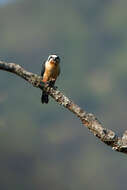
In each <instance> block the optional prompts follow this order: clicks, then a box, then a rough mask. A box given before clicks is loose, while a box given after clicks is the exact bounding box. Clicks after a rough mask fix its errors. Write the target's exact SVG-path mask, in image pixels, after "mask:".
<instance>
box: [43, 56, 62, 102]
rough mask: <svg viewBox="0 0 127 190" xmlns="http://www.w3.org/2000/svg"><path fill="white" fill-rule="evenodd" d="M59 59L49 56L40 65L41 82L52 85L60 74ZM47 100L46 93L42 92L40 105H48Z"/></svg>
mask: <svg viewBox="0 0 127 190" xmlns="http://www.w3.org/2000/svg"><path fill="white" fill-rule="evenodd" d="M59 63H60V58H59V56H57V55H50V56H49V57H48V59H47V61H45V62H44V63H43V64H42V71H41V76H42V77H43V79H42V81H43V82H45V83H49V85H50V84H52V85H54V84H55V81H56V79H57V77H58V76H59V74H60V64H59ZM48 101H49V98H48V94H47V92H45V91H44V90H43V92H42V96H41V102H42V104H44V103H46V104H47V103H48Z"/></svg>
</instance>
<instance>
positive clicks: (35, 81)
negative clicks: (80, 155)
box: [0, 61, 127, 153]
mask: <svg viewBox="0 0 127 190" xmlns="http://www.w3.org/2000/svg"><path fill="white" fill-rule="evenodd" d="M0 70H4V71H8V72H11V73H14V74H16V75H18V76H20V77H21V78H23V79H25V80H26V81H28V82H29V83H31V84H32V85H33V86H34V87H37V88H40V89H41V90H43V89H45V91H47V92H48V93H49V95H50V96H51V97H52V98H54V99H55V100H56V101H57V102H58V103H59V104H60V105H62V106H64V107H65V108H67V109H68V110H69V111H71V112H73V113H74V114H75V115H76V116H77V117H78V118H79V119H80V120H81V122H82V124H83V125H85V126H86V127H87V128H88V129H89V130H90V131H91V132H92V133H93V134H94V135H95V136H96V137H98V138H99V139H100V140H101V141H102V142H104V143H105V144H107V145H109V146H111V147H112V149H114V150H116V151H118V152H123V153H127V131H125V132H124V134H123V136H122V137H118V136H117V135H116V134H115V132H113V131H112V130H109V129H106V128H103V126H102V124H101V123H100V122H99V121H98V119H97V118H96V117H95V116H94V115H93V114H92V113H87V112H86V111H85V110H83V109H81V108H80V107H79V106H78V105H76V104H75V103H74V102H73V101H71V100H69V98H67V97H66V96H65V95H63V94H62V93H61V92H60V91H58V90H56V88H55V87H54V88H49V87H48V86H47V85H45V84H44V83H43V82H42V77H41V76H38V75H36V74H33V73H31V72H28V71H26V70H25V69H24V68H23V67H21V66H20V65H17V64H15V63H6V62H3V61H0Z"/></svg>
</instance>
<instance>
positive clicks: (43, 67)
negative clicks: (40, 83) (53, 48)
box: [41, 61, 45, 77]
mask: <svg viewBox="0 0 127 190" xmlns="http://www.w3.org/2000/svg"><path fill="white" fill-rule="evenodd" d="M44 72H45V61H44V62H43V63H42V69H41V76H42V77H43V74H44Z"/></svg>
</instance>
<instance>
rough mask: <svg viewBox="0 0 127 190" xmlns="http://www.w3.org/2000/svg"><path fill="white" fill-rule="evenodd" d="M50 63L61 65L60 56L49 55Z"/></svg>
mask: <svg viewBox="0 0 127 190" xmlns="http://www.w3.org/2000/svg"><path fill="white" fill-rule="evenodd" d="M47 61H48V62H50V63H53V64H54V63H55V64H59V63H60V58H59V56H57V55H49V57H48V60H47Z"/></svg>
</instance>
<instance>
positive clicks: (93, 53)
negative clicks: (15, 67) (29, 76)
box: [0, 0, 127, 190]
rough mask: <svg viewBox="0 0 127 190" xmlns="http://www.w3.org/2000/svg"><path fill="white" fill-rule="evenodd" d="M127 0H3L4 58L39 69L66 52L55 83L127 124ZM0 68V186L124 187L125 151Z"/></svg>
mask: <svg viewBox="0 0 127 190" xmlns="http://www.w3.org/2000/svg"><path fill="white" fill-rule="evenodd" d="M126 7H127V1H125V0H123V1H119V0H115V1H114V0H85V1H83V0H78V1H77V0H70V1H68V0H36V1H35V0H15V1H13V0H10V1H4V0H2V1H0V60H5V61H8V62H15V63H17V64H20V65H22V66H23V67H24V68H26V69H27V70H29V71H31V72H34V73H38V74H40V70H41V63H42V61H43V60H45V59H46V58H47V57H48V55H49V54H58V55H59V56H60V57H61V75H60V77H59V79H58V80H57V84H56V85H57V86H58V87H59V89H60V90H61V91H63V92H64V93H65V94H66V95H67V96H68V97H70V98H71V99H72V100H74V101H75V102H76V103H77V104H78V105H80V106H81V107H82V108H84V109H85V110H87V111H88V112H92V113H94V114H95V115H96V116H97V117H98V119H99V120H100V121H101V122H102V123H103V125H104V127H107V128H109V129H113V130H114V131H115V132H117V134H118V135H121V134H122V133H123V132H124V130H126V129H127V126H126V122H127V98H126V97H127V85H126V84H127V63H126V60H127V11H126ZM40 96H41V91H40V90H39V89H36V88H33V87H32V86H31V85H30V84H28V83H27V82H25V81H24V80H22V79H21V78H18V77H17V76H15V75H13V74H10V73H7V72H4V71H0V190H17V189H18V190H28V189H30V190H35V189H37V190H42V189H46V190H50V189H53V190H77V189H78V190H84V189H85V190H87V189H95V190H99V189H103V190H107V189H110V190H119V189H121V190H123V189H126V187H127V180H126V176H127V156H126V155H124V154H121V153H117V152H115V151H112V150H111V148H110V147H108V146H106V145H105V144H103V143H101V142H100V141H99V140H98V139H97V138H95V137H94V136H93V135H92V134H91V133H90V132H89V131H88V130H87V129H86V128H85V127H82V125H81V123H80V121H79V120H78V119H77V118H76V117H75V116H74V115H73V114H72V113H70V112H69V111H68V110H66V109H64V108H63V107H61V106H59V105H58V104H57V103H56V102H55V101H54V100H52V99H51V98H50V103H49V104H48V105H42V104H41V101H40Z"/></svg>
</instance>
